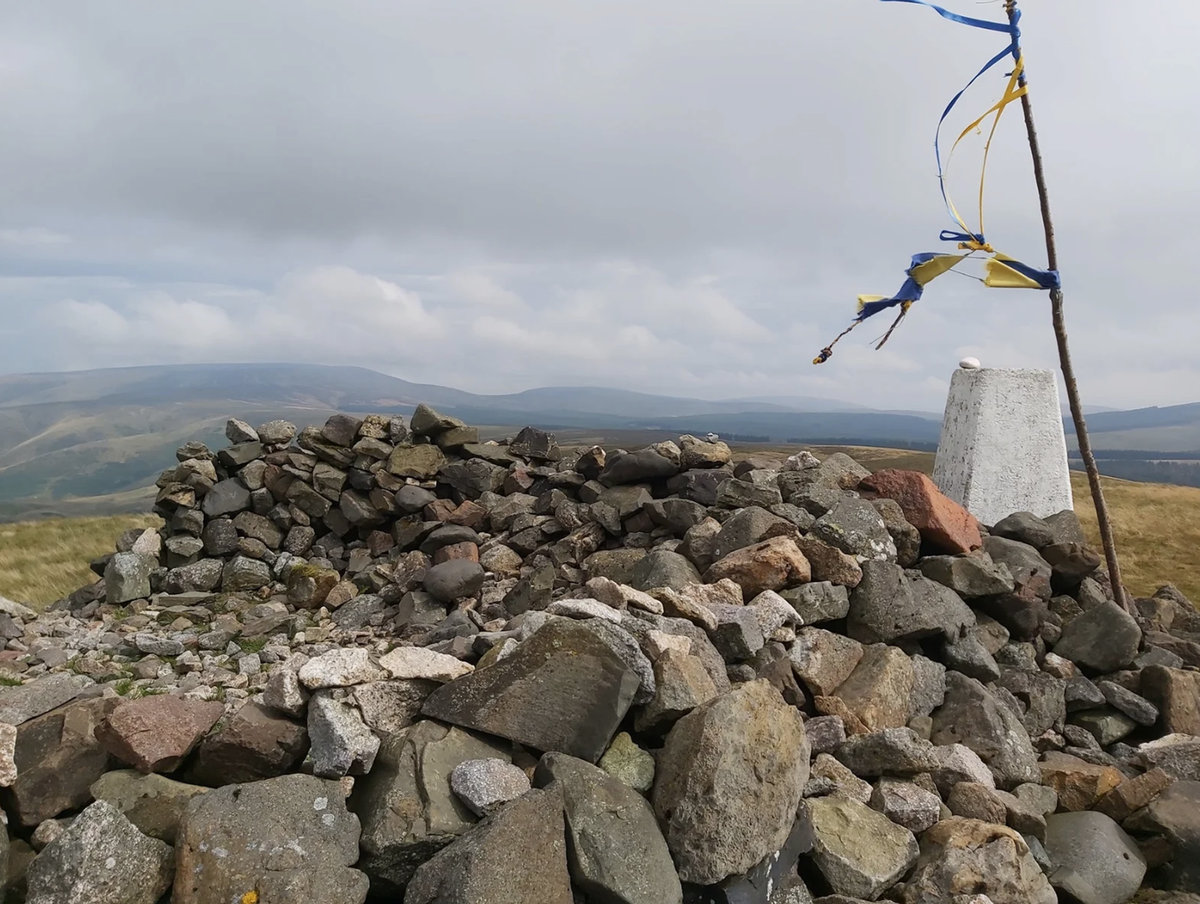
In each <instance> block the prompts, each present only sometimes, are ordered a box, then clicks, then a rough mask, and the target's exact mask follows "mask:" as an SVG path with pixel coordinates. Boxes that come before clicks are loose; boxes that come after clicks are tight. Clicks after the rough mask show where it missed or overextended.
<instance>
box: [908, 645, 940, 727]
mask: <svg viewBox="0 0 1200 904" xmlns="http://www.w3.org/2000/svg"><path fill="white" fill-rule="evenodd" d="M912 667H913V694H912V711H913V716H916V717H926V716H929V715H930V714H931V713H932V712H933V711H934V710H935V709H937V708H938V707H939V706H941V705H942V704H943V703H945V702H946V667H945V666H944V665H942V664H941V663H940V662H935V661H934V660H932V659H926V658H925V657H924V656H921V655H920V654H918V655H916V656H913V657H912ZM930 730H932V726H930Z"/></svg>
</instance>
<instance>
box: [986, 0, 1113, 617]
mask: <svg viewBox="0 0 1200 904" xmlns="http://www.w3.org/2000/svg"><path fill="white" fill-rule="evenodd" d="M1004 9H1005V12H1006V13H1008V19H1009V21H1010V22H1011V21H1012V20H1013V19H1014V17H1015V16H1016V11H1017V0H1005V4H1004ZM1020 82H1021V84H1022V85H1024V84H1025V75H1024V73H1022V74H1021V77H1020ZM1021 109H1022V110H1023V111H1024V113H1025V130H1026V132H1028V134H1029V151H1030V153H1031V154H1032V155H1033V177H1034V179H1035V181H1036V182H1037V190H1038V201H1039V202H1040V203H1041V207H1042V227H1043V229H1044V230H1045V233H1046V261H1047V266H1048V268H1049V269H1051V270H1057V269H1058V249H1057V248H1056V247H1055V244H1054V222H1053V220H1051V218H1050V197H1049V195H1048V193H1047V191H1046V173H1045V170H1044V168H1043V166H1042V152H1041V148H1040V146H1039V144H1038V135H1037V129H1036V128H1035V127H1034V125H1033V107H1032V105H1031V104H1030V102H1029V92H1028V91H1026V92H1025V94H1024V95H1022V96H1021ZM1050 310H1051V313H1052V316H1053V320H1054V337H1055V338H1056V339H1057V340H1058V360H1059V363H1060V365H1061V367H1062V374H1063V382H1064V383H1066V385H1067V400H1068V402H1069V403H1070V406H1071V419H1072V420H1073V421H1074V422H1075V438H1076V439H1077V440H1078V442H1079V455H1080V457H1081V458H1082V459H1083V466H1084V468H1085V469H1086V470H1087V476H1088V485H1089V486H1090V487H1091V491H1092V503H1093V505H1095V507H1096V521H1097V522H1099V525H1100V542H1101V543H1102V544H1103V546H1104V558H1105V560H1106V561H1107V563H1108V577H1109V581H1110V582H1111V583H1112V592H1113V599H1114V600H1116V602H1117V604H1118V605H1120V606H1121V607H1122V608H1124V609H1125V611H1127V612H1130V613H1132V611H1133V606H1132V603H1131V602H1130V601H1129V599H1128V597H1126V595H1125V588H1124V585H1123V584H1122V583H1121V566H1120V563H1119V562H1118V561H1117V546H1116V543H1115V542H1114V540H1113V532H1112V524H1111V522H1110V521H1109V518H1108V505H1107V504H1106V503H1105V501H1104V488H1103V487H1102V486H1101V485H1100V471H1099V469H1098V468H1097V467H1096V458H1095V456H1093V455H1092V443H1091V440H1090V439H1088V432H1087V424H1086V423H1085V421H1084V418H1083V405H1082V403H1081V402H1080V400H1079V384H1078V383H1077V382H1076V381H1075V368H1074V366H1073V365H1072V364H1071V351H1070V348H1069V347H1068V346H1067V322H1066V317H1065V316H1064V314H1063V293H1062V289H1061V288H1058V289H1051V290H1050Z"/></svg>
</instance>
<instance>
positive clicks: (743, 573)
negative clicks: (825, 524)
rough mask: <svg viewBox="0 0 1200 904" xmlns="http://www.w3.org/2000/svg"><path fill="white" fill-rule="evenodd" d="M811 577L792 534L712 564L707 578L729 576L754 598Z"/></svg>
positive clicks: (706, 573)
mask: <svg viewBox="0 0 1200 904" xmlns="http://www.w3.org/2000/svg"><path fill="white" fill-rule="evenodd" d="M651 555H653V553H652V554H651ZM811 577H812V574H811V571H810V569H809V565H808V560H807V559H805V558H804V555H803V554H802V553H801V552H800V550H799V549H798V548H797V546H796V544H795V542H794V541H793V540H792V539H791V538H790V537H773V538H772V539H770V540H766V541H764V542H762V543H756V544H754V545H753V546H747V547H745V548H743V549H739V550H736V551H735V552H732V553H730V554H729V555H727V556H725V557H724V558H723V559H720V560H719V561H717V562H715V563H713V565H712V566H710V567H709V569H708V571H707V572H705V575H704V580H705V581H706V582H707V583H710V584H711V583H715V582H716V581H720V580H722V579H726V578H727V579H729V580H732V581H733V582H734V583H736V584H737V585H738V586H740V587H741V588H742V592H743V593H744V594H745V595H746V596H747V597H754V596H757V595H758V594H759V593H762V592H763V591H764V590H781V589H783V588H784V587H786V586H788V585H789V584H802V583H804V582H805V581H808V580H809V579H810V578H811Z"/></svg>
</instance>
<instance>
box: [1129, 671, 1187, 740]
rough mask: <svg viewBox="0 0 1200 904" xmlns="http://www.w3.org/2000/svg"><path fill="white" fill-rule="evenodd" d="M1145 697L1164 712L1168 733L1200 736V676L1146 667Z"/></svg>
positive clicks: (1163, 719) (1143, 686) (1144, 676)
mask: <svg viewBox="0 0 1200 904" xmlns="http://www.w3.org/2000/svg"><path fill="white" fill-rule="evenodd" d="M1142 694H1143V695H1145V697H1146V698H1147V699H1148V700H1151V701H1152V702H1153V703H1154V704H1155V705H1156V706H1157V707H1158V708H1159V710H1160V711H1161V716H1162V726H1163V731H1164V732H1165V733H1167V734H1188V735H1200V673H1197V672H1191V671H1184V670H1183V669H1180V668H1166V667H1164V666H1160V665H1151V666H1147V667H1146V668H1144V669H1142Z"/></svg>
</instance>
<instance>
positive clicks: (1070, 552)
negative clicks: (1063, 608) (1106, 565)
mask: <svg viewBox="0 0 1200 904" xmlns="http://www.w3.org/2000/svg"><path fill="white" fill-rule="evenodd" d="M1041 553H1042V558H1044V559H1045V560H1046V561H1047V562H1049V563H1050V565H1051V566H1052V567H1053V569H1054V573H1053V575H1052V577H1053V584H1054V589H1055V590H1057V591H1059V592H1062V591H1065V590H1071V589H1073V588H1076V587H1078V586H1079V584H1080V583H1081V582H1082V581H1083V579H1084V578H1086V577H1088V576H1089V575H1091V574H1093V573H1095V571H1096V569H1097V568H1099V567H1100V564H1101V562H1103V561H1104V560H1103V559H1101V558H1100V554H1099V553H1098V552H1096V551H1095V550H1094V549H1092V548H1091V547H1090V546H1088V545H1087V544H1085V543H1053V544H1051V545H1050V546H1047V547H1046V548H1045V549H1043V550H1041Z"/></svg>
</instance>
